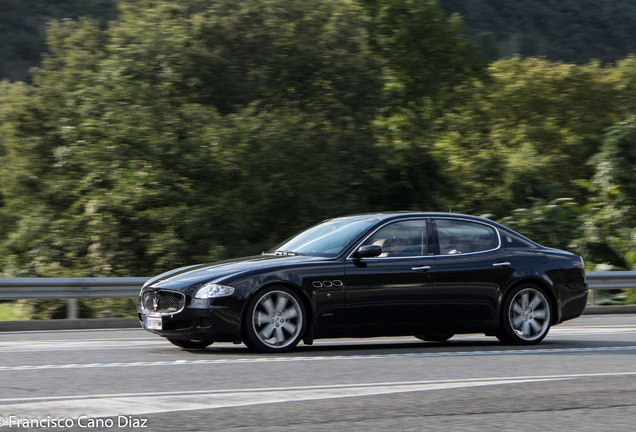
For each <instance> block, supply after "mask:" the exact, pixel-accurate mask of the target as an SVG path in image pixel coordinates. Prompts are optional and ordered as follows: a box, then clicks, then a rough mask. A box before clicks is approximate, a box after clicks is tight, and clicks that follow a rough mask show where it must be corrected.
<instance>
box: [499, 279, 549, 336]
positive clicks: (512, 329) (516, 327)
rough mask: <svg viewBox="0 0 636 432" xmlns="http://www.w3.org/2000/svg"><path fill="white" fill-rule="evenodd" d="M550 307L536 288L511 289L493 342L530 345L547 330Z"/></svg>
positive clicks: (529, 286) (547, 298) (546, 296)
mask: <svg viewBox="0 0 636 432" xmlns="http://www.w3.org/2000/svg"><path fill="white" fill-rule="evenodd" d="M551 322H552V305H551V304H550V299H549V297H548V295H547V294H546V293H545V291H544V290H543V289H541V288H539V287H538V286H536V285H532V284H524V285H520V286H518V287H516V288H514V289H513V290H512V291H511V292H510V293H508V295H506V300H505V301H504V303H503V307H502V308H501V321H500V323H499V330H498V332H497V339H499V340H500V341H501V342H502V343H504V344H507V345H534V344H538V343H539V342H541V341H542V340H543V339H544V338H545V337H546V336H547V334H548V331H549V330H550V324H551Z"/></svg>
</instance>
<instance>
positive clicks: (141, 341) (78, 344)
mask: <svg viewBox="0 0 636 432" xmlns="http://www.w3.org/2000/svg"><path fill="white" fill-rule="evenodd" d="M625 333H636V326H633V325H619V326H577V327H558V326H556V327H553V328H552V329H550V334H549V335H548V337H550V335H552V336H559V337H567V336H580V335H590V336H591V335H599V334H625ZM464 339H470V340H474V339H486V337H485V336H484V335H481V334H476V335H458V336H456V339H455V340H464ZM488 339H492V338H488ZM493 340H494V339H493ZM373 343H376V344H377V343H414V344H415V343H421V341H419V340H416V339H414V338H411V337H395V338H372V339H362V340H360V339H356V340H351V339H346V340H345V339H340V340H338V339H324V340H318V341H316V345H362V344H373ZM154 347H168V348H170V347H171V345H170V344H169V343H168V342H167V341H166V340H165V339H163V338H160V337H156V336H152V335H149V336H148V337H134V338H133V337H130V338H103V339H100V338H95V339H56V340H50V339H49V340H20V341H0V351H6V352H11V353H21V352H37V351H47V352H52V351H85V350H120V349H140V348H154Z"/></svg>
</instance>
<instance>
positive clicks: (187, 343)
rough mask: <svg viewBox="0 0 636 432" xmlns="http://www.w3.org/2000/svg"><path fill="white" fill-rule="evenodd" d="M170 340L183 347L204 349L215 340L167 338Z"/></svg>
mask: <svg viewBox="0 0 636 432" xmlns="http://www.w3.org/2000/svg"><path fill="white" fill-rule="evenodd" d="M166 339H168V341H169V342H170V343H171V344H173V345H176V346H178V347H181V348H189V349H202V348H205V347H208V346H210V345H212V344H213V343H214V342H213V341H205V340H182V339H172V338H166Z"/></svg>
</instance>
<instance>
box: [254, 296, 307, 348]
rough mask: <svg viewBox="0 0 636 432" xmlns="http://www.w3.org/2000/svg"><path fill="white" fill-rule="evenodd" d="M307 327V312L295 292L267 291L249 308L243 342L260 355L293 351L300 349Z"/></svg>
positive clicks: (255, 297) (255, 299)
mask: <svg viewBox="0 0 636 432" xmlns="http://www.w3.org/2000/svg"><path fill="white" fill-rule="evenodd" d="M305 325H306V318H305V308H304V306H303V303H302V301H301V300H300V298H299V297H298V295H297V294H296V293H295V292H294V291H293V290H291V289H289V288H287V287H280V286H279V287H271V288H267V289H265V290H264V291H261V292H259V293H257V294H256V295H255V296H254V298H252V299H251V300H250V302H249V304H248V305H247V308H246V312H245V315H244V321H243V326H244V330H243V331H244V337H243V342H245V345H247V346H248V347H249V348H250V349H252V350H254V351H259V352H286V351H290V350H292V349H293V348H294V347H295V346H296V345H298V342H299V341H300V339H301V338H302V336H303V333H304V331H305Z"/></svg>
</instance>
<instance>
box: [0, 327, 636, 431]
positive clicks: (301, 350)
mask: <svg viewBox="0 0 636 432" xmlns="http://www.w3.org/2000/svg"><path fill="white" fill-rule="evenodd" d="M0 353H1V355H0V418H1V419H2V420H0V423H2V422H4V427H2V428H0V430H7V431H10V430H16V431H17V430H45V431H50V430H73V431H95V430H101V431H123V430H126V431H132V430H148V431H153V432H154V431H208V430H237V431H243V430H246V431H252V430H253V431H279V430H285V431H288V430H291V431H303V432H309V431H323V430H331V431H387V430H396V431H402V430H448V431H500V430H501V431H504V430H505V431H526V430H551V431H570V430H571V431H577V432H581V431H595V432H596V431H606V430H607V431H633V430H635V429H636V421H635V420H634V418H636V362H635V361H634V360H636V315H612V316H608V315H604V316H585V317H581V318H579V319H576V320H573V321H570V322H567V323H565V324H563V325H560V326H556V327H554V328H552V329H551V331H550V334H549V335H548V337H547V338H546V340H545V341H544V342H542V343H541V344H539V345H537V346H533V347H523V348H519V347H508V346H504V345H502V344H500V343H499V342H498V341H497V340H496V339H495V338H487V337H485V336H478V335H468V336H456V337H455V338H453V339H451V340H450V341H449V342H447V343H425V342H421V341H419V340H417V339H415V338H378V339H366V340H359V339H341V340H321V341H316V343H315V345H313V346H311V347H306V346H303V345H301V346H299V347H298V348H297V349H296V350H295V351H294V352H292V353H289V354H284V355H275V356H268V355H263V354H254V353H251V352H250V351H248V350H247V348H245V347H244V346H243V345H231V344H215V345H212V346H211V347H209V348H208V349H205V350H199V351H195V350H192V351H188V350H184V349H179V348H177V347H174V346H172V345H171V344H170V343H168V342H167V341H165V340H163V339H161V338H159V337H158V336H154V335H152V334H150V333H147V332H145V331H143V330H79V331H47V332H13V333H0ZM59 419H64V420H65V421H63V422H62V427H59V426H60V425H59V424H58V422H57V420H59ZM54 420H56V421H55V422H54ZM9 422H11V427H8V424H9ZM27 422H28V424H27ZM67 426H69V427H67ZM144 426H145V427H144Z"/></svg>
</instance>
